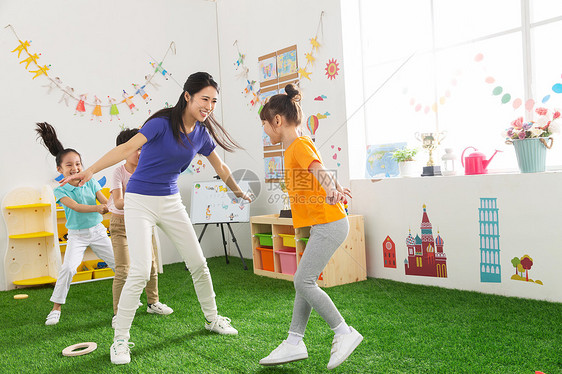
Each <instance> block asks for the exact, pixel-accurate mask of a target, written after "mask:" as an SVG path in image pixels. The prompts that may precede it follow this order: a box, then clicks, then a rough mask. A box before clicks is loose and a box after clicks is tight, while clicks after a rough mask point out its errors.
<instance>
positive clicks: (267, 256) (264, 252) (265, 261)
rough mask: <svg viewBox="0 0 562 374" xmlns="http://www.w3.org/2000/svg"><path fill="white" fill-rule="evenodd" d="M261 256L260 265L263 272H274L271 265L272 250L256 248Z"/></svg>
mask: <svg viewBox="0 0 562 374" xmlns="http://www.w3.org/2000/svg"><path fill="white" fill-rule="evenodd" d="M256 249H257V250H258V251H260V255H261V265H262V269H263V270H267V271H274V269H275V267H274V265H273V248H263V247H257V248H256Z"/></svg>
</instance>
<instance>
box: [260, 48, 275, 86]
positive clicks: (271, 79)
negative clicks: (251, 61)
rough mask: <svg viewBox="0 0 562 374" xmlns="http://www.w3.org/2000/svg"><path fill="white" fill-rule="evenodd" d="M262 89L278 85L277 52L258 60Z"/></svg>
mask: <svg viewBox="0 0 562 374" xmlns="http://www.w3.org/2000/svg"><path fill="white" fill-rule="evenodd" d="M258 64H259V67H258V71H259V75H260V87H266V86H270V85H272V84H276V83H277V58H276V54H275V52H273V53H270V54H267V55H265V56H261V57H260V58H258Z"/></svg>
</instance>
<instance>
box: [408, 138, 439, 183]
mask: <svg viewBox="0 0 562 374" xmlns="http://www.w3.org/2000/svg"><path fill="white" fill-rule="evenodd" d="M414 135H415V137H416V139H417V140H419V141H420V142H421V143H422V148H424V149H427V151H428V152H429V161H427V166H424V167H423V173H422V175H421V176H422V177H428V176H433V175H441V166H439V165H435V164H434V162H433V151H434V150H435V149H437V147H438V146H439V144H440V143H441V142H442V141H443V139H445V137H446V136H447V132H446V131H442V132H422V133H419V132H416V133H415V134H414Z"/></svg>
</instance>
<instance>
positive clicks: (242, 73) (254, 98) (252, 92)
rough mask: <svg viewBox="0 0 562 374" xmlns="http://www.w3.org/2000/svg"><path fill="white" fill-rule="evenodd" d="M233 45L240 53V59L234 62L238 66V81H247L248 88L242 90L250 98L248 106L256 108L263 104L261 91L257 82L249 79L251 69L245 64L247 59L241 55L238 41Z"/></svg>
mask: <svg viewBox="0 0 562 374" xmlns="http://www.w3.org/2000/svg"><path fill="white" fill-rule="evenodd" d="M232 45H235V46H236V51H237V52H238V59H237V60H236V61H235V62H234V66H236V70H237V71H238V70H239V72H238V73H237V74H236V77H237V78H238V79H244V80H245V81H246V87H245V88H244V89H243V90H242V93H243V94H244V96H250V101H249V102H248V104H249V105H250V107H252V108H254V107H255V106H256V105H257V104H258V103H260V102H261V100H260V89H259V88H258V87H257V85H256V81H255V80H250V79H249V78H248V73H249V72H250V69H248V67H247V66H246V64H245V63H244V60H245V59H246V55H245V54H242V53H240V48H238V40H235V41H234V43H233V44H232Z"/></svg>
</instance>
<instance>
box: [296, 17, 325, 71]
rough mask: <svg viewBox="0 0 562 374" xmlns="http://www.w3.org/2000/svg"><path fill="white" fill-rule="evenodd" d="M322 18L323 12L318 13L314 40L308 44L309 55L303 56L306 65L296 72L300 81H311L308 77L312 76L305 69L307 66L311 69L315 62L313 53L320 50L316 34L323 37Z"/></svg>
mask: <svg viewBox="0 0 562 374" xmlns="http://www.w3.org/2000/svg"><path fill="white" fill-rule="evenodd" d="M322 17H324V11H322V13H320V20H319V21H318V27H317V28H316V35H314V38H311V39H310V44H311V46H312V47H311V49H310V53H305V55H304V56H305V57H306V65H304V67H303V68H300V69H299V70H298V73H299V76H300V79H301V80H302V79H303V78H306V79H308V80H309V81H310V80H312V79H310V75H311V74H312V72H310V71H308V70H307V69H308V67H309V66H310V67H311V68H312V67H313V66H314V61H316V58H315V57H314V52H318V48H320V46H321V44H320V42H318V34H319V33H320V34H322V36H324V24H323V23H322Z"/></svg>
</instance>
